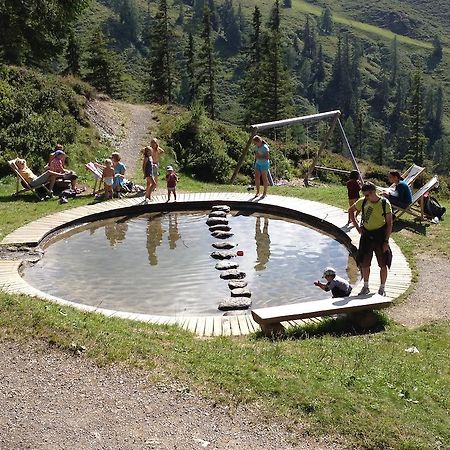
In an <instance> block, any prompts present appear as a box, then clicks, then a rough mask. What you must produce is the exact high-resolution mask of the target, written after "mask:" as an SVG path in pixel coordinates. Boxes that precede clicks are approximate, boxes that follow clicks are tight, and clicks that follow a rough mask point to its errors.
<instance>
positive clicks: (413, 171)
mask: <svg viewBox="0 0 450 450" xmlns="http://www.w3.org/2000/svg"><path fill="white" fill-rule="evenodd" d="M424 170H425V167H420V166H418V165H417V164H412V165H411V166H410V167H408V169H406V170H405V172H403V173H402V178H403V181H404V182H405V183H406V184H407V185H408V186H409V187H410V188H412V186H413V183H414V181H415V179H416V178H417V177H418V176H419V175H420V174H421V173H422V172H423V171H424ZM376 188H377V191H388V192H389V191H393V190H395V184H391V185H390V186H389V187H387V188H385V187H381V186H376Z"/></svg>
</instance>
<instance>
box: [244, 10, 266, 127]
mask: <svg viewBox="0 0 450 450" xmlns="http://www.w3.org/2000/svg"><path fill="white" fill-rule="evenodd" d="M252 25H253V27H252V28H253V29H252V33H251V35H250V42H249V45H248V48H247V51H246V67H245V71H244V77H243V79H242V83H241V91H242V96H241V103H242V106H243V109H244V122H245V123H247V124H251V123H257V122H261V121H262V120H264V119H263V118H264V115H263V114H264V113H263V111H262V104H263V102H264V93H263V73H262V68H261V57H262V52H261V45H262V44H261V41H262V37H261V12H260V10H259V8H258V6H255V9H254V11H253V19H252Z"/></svg>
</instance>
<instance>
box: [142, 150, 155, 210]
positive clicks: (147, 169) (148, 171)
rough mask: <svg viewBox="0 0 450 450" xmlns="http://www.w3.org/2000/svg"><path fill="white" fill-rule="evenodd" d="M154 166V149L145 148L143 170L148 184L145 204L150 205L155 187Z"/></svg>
mask: <svg viewBox="0 0 450 450" xmlns="http://www.w3.org/2000/svg"><path fill="white" fill-rule="evenodd" d="M153 169H154V165H153V158H152V149H151V147H148V146H147V147H144V160H143V161H142V170H143V172H144V178H145V181H146V182H147V187H146V189H145V199H144V202H145V203H148V202H150V200H151V199H152V191H153V190H154V186H155V177H154V171H153Z"/></svg>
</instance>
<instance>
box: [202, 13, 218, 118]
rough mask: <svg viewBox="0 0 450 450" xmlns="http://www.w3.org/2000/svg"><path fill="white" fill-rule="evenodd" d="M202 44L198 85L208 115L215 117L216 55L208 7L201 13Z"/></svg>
mask: <svg viewBox="0 0 450 450" xmlns="http://www.w3.org/2000/svg"><path fill="white" fill-rule="evenodd" d="M201 37H202V45H201V48H200V54H199V72H198V76H199V85H200V86H202V87H203V91H204V92H205V94H204V96H203V99H204V100H203V101H204V104H205V106H206V108H207V110H208V113H209V117H210V118H211V119H214V118H215V115H216V111H215V96H216V56H215V52H214V46H213V36H212V26H211V16H210V12H209V9H208V8H205V10H204V14H203V30H202V34H201Z"/></svg>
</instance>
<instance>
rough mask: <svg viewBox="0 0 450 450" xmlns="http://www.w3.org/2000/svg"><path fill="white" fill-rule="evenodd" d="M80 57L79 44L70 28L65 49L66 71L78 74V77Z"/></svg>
mask: <svg viewBox="0 0 450 450" xmlns="http://www.w3.org/2000/svg"><path fill="white" fill-rule="evenodd" d="M80 58H81V51H80V45H79V43H78V41H77V40H76V38H75V34H74V32H73V30H70V33H69V39H68V41H67V50H66V60H67V72H68V73H70V74H72V75H75V76H78V77H79V76H80V73H81V69H80Z"/></svg>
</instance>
